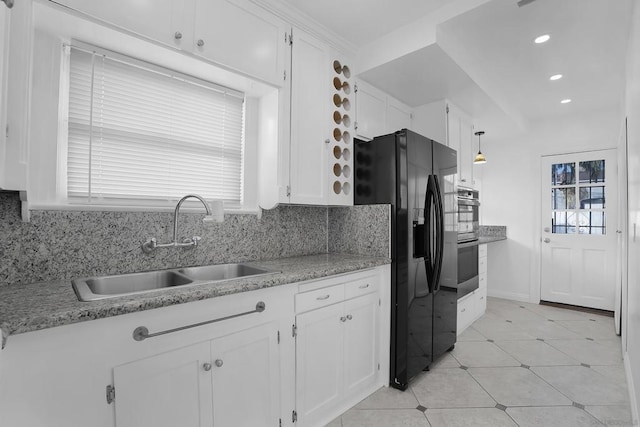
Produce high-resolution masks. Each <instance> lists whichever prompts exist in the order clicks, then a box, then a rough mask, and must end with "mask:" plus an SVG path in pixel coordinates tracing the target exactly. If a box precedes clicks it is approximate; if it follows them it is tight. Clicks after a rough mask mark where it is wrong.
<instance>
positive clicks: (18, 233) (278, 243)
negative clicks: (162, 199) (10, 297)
mask: <svg viewBox="0 0 640 427" xmlns="http://www.w3.org/2000/svg"><path fill="white" fill-rule="evenodd" d="M201 219H202V214H189V213H185V214H180V224H179V230H180V236H194V235H198V236H201V237H202V240H201V241H200V243H199V247H198V248H196V249H190V250H189V249H188V250H184V249H175V248H160V249H158V250H157V251H155V252H154V253H152V254H149V255H147V254H144V253H143V252H142V250H141V248H140V245H141V243H142V242H144V241H146V240H147V239H148V238H149V237H156V238H157V239H158V241H159V242H168V241H170V240H171V238H172V232H173V213H172V212H108V211H59V210H46V211H31V221H30V222H28V223H24V222H22V220H21V217H20V199H19V196H18V193H15V192H0V286H6V285H19V284H26V283H33V282H41V281H53V280H67V279H72V278H77V277H86V276H93V275H107V274H121V273H130V272H135V271H145V270H154V269H164V268H176V267H183V266H190V265H206V264H218V263H227V262H242V261H251V260H269V259H276V258H285V257H292V256H302V255H313V254H321V253H328V252H342V253H351V254H357V255H359V254H361V255H368V256H385V257H386V256H388V253H389V241H388V240H389V239H388V235H389V208H388V206H386V205H378V206H355V207H339V208H327V207H310V206H280V207H278V208H276V209H273V210H265V211H263V214H262V217H261V218H258V216H256V215H250V214H231V215H229V214H227V215H225V220H224V222H222V223H219V224H214V225H211V226H207V227H205V226H204V225H203V223H202V221H201ZM180 236H179V237H180Z"/></svg>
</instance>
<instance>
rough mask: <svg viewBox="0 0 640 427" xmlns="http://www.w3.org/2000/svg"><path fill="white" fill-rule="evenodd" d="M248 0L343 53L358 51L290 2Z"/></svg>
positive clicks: (352, 55)
mask: <svg viewBox="0 0 640 427" xmlns="http://www.w3.org/2000/svg"><path fill="white" fill-rule="evenodd" d="M249 1H250V2H252V3H254V4H255V5H257V6H259V7H261V8H263V9H265V10H266V11H268V12H270V13H272V14H274V15H276V16H278V17H279V18H281V19H283V20H285V21H287V22H288V23H290V24H291V25H293V26H295V27H298V28H300V29H302V30H304V31H306V32H308V33H309V34H311V35H312V36H314V37H316V38H318V39H319V40H322V41H323V42H325V43H327V44H328V45H329V46H331V47H332V48H334V49H335V50H337V51H338V52H340V53H342V54H344V55H347V56H351V57H354V56H355V55H356V53H357V51H358V47H357V46H356V45H355V44H354V43H352V42H350V41H349V40H347V39H345V38H344V37H342V36H340V35H338V34H337V33H335V32H334V31H332V30H330V29H329V28H327V27H325V26H324V25H322V24H320V23H319V22H317V21H316V20H314V19H313V18H311V17H310V16H309V15H307V14H305V13H304V12H302V11H300V10H298V9H296V8H295V7H293V6H291V4H289V3H285V2H284V0H249Z"/></svg>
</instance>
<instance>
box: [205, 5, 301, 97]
mask: <svg viewBox="0 0 640 427" xmlns="http://www.w3.org/2000/svg"><path fill="white" fill-rule="evenodd" d="M289 31H290V26H288V25H287V24H286V23H285V22H284V21H282V20H280V19H279V18H277V17H276V16H274V15H272V14H270V13H268V12H267V11H265V10H264V9H262V8H260V7H258V6H256V5H255V4H252V3H251V2H249V1H248V0H196V13H195V30H194V39H193V40H194V46H193V50H194V52H195V53H196V54H198V55H202V56H204V57H206V58H208V59H212V60H214V61H216V62H219V63H220V64H224V65H226V66H228V67H231V68H233V69H236V70H238V71H240V72H243V73H246V74H248V75H250V76H252V77H256V78H259V79H261V80H264V81H267V82H269V83H272V84H275V85H277V86H282V85H284V84H285V75H284V74H285V58H286V52H285V50H286V49H288V48H289V42H288V39H287V36H288V34H289ZM287 82H288V81H287Z"/></svg>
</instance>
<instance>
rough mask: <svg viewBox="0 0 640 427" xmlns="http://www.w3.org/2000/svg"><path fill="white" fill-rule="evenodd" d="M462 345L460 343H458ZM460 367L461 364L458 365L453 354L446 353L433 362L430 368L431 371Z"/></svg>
mask: <svg viewBox="0 0 640 427" xmlns="http://www.w3.org/2000/svg"><path fill="white" fill-rule="evenodd" d="M458 344H460V343H458ZM458 344H456V348H457V346H458ZM459 367H460V363H458V361H457V360H456V359H455V357H453V356H452V355H451V353H450V352H449V353H445V354H443V355H442V356H440V357H439V358H438V360H436V361H435V362H433V363H432V364H431V365H430V366H429V369H441V368H459Z"/></svg>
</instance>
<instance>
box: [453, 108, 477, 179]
mask: <svg viewBox="0 0 640 427" xmlns="http://www.w3.org/2000/svg"><path fill="white" fill-rule="evenodd" d="M447 108H448V109H449V110H448V113H447V145H448V146H449V147H451V148H453V149H454V150H456V151H457V152H458V183H459V184H460V185H463V186H467V187H472V186H473V184H474V182H473V158H474V155H473V149H472V144H473V136H474V135H473V121H472V120H471V119H470V118H469V117H468V116H467V115H466V114H464V113H463V112H462V111H460V110H459V109H458V108H457V107H455V106H453V105H451V104H448V106H447Z"/></svg>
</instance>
